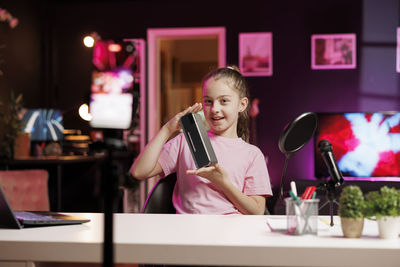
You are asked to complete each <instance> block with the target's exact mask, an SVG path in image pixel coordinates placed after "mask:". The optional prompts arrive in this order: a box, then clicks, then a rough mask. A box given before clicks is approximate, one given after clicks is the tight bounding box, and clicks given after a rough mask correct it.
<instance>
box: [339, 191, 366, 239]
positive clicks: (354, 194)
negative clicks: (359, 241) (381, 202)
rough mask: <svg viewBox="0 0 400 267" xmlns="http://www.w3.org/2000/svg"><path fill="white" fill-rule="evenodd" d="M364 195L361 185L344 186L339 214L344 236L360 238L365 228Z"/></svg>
mask: <svg viewBox="0 0 400 267" xmlns="http://www.w3.org/2000/svg"><path fill="white" fill-rule="evenodd" d="M364 208H365V201H364V195H363V192H362V191H361V189H360V187H359V186H356V185H350V186H346V187H345V188H343V190H342V192H341V194H340V198H339V216H340V222H341V226H342V232H343V235H344V237H348V238H359V237H361V234H362V231H363V228H364Z"/></svg>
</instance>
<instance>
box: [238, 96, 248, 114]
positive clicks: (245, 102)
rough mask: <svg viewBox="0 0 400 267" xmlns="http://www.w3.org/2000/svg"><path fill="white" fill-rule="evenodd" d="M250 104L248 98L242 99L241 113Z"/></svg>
mask: <svg viewBox="0 0 400 267" xmlns="http://www.w3.org/2000/svg"><path fill="white" fill-rule="evenodd" d="M248 104H249V99H248V98H247V97H243V98H242V99H240V103H239V105H240V107H239V112H242V111H245V110H246V108H247V105H248Z"/></svg>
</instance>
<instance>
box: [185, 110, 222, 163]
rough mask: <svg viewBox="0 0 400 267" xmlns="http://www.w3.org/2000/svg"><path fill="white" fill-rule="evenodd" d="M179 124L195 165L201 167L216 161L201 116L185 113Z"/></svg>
mask: <svg viewBox="0 0 400 267" xmlns="http://www.w3.org/2000/svg"><path fill="white" fill-rule="evenodd" d="M180 124H181V127H182V129H183V133H184V135H185V138H186V142H187V143H188V145H189V148H190V152H191V153H192V157H193V160H194V162H195V164H196V167H197V168H201V167H204V166H209V165H212V164H215V163H217V162H218V161H217V157H216V156H215V153H214V149H213V147H212V145H211V141H210V138H209V137H208V134H207V131H206V128H205V126H204V123H203V120H202V119H201V116H200V115H199V114H197V113H188V114H185V115H184V116H182V118H181V119H180Z"/></svg>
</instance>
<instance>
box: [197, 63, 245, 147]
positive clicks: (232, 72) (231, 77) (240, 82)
mask: <svg viewBox="0 0 400 267" xmlns="http://www.w3.org/2000/svg"><path fill="white" fill-rule="evenodd" d="M210 78H213V79H214V80H219V79H226V80H227V82H228V83H229V85H230V86H231V87H232V88H233V89H235V90H236V91H237V92H238V93H239V98H240V99H242V98H243V97H247V98H249V90H248V87H247V82H246V80H245V78H244V77H243V75H242V74H241V73H240V70H239V68H238V67H237V66H235V65H229V66H227V67H224V68H219V69H215V70H213V71H211V72H209V73H208V74H207V75H206V76H205V77H204V78H203V82H202V87H203V88H204V85H205V83H206V82H207V81H208V80H209V79H210ZM249 110H250V105H247V107H246V109H245V110H243V111H242V112H239V118H238V123H237V135H238V136H239V137H240V138H242V139H243V140H244V141H246V142H249V136H250V133H249V120H250V117H249Z"/></svg>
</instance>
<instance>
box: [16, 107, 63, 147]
mask: <svg viewBox="0 0 400 267" xmlns="http://www.w3.org/2000/svg"><path fill="white" fill-rule="evenodd" d="M22 125H23V129H22V131H23V132H27V133H30V134H31V135H30V138H31V141H60V140H62V139H63V137H64V126H63V118H62V114H61V111H60V110H55V109H27V110H26V111H25V112H24V113H23V116H22Z"/></svg>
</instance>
